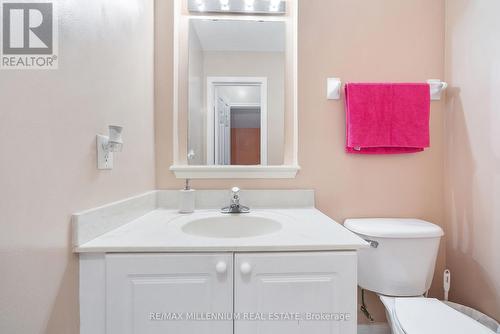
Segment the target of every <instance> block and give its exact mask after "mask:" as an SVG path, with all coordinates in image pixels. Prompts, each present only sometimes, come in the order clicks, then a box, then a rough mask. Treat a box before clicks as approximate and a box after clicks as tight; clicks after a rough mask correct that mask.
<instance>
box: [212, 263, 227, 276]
mask: <svg viewBox="0 0 500 334" xmlns="http://www.w3.org/2000/svg"><path fill="white" fill-rule="evenodd" d="M215 271H216V272H217V273H218V274H225V273H226V271H227V264H226V262H224V261H219V262H217V264H216V265H215Z"/></svg>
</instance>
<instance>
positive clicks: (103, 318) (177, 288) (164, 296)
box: [80, 251, 357, 334]
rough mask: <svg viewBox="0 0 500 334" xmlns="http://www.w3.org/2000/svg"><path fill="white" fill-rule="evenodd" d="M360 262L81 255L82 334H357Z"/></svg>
mask: <svg viewBox="0 0 500 334" xmlns="http://www.w3.org/2000/svg"><path fill="white" fill-rule="evenodd" d="M356 261H357V260H356V252H355V251H331V252H279V253H278V252H276V253H273V252H266V253H231V252H228V253H224V252H222V253H110V254H104V253H103V254H81V255H80V320H81V327H80V333H81V334H159V333H161V334H170V333H172V334H183V333H193V334H194V333H196V334H232V333H234V334H260V333H262V334H263V333H273V334H280V333H283V334H285V333H286V334H299V333H300V334H302V333H304V334H305V333H317V334H323V333H324V334H337V333H342V334H355V333H356ZM195 313H196V314H198V315H197V316H196V317H198V318H197V319H190V320H187V317H188V315H193V314H195ZM206 313H212V314H218V315H220V314H226V315H227V316H233V315H236V316H237V317H240V319H229V320H224V321H223V320H221V321H214V320H205V321H203V320H200V318H199V317H200V314H206ZM292 313H294V314H300V316H301V317H303V319H302V320H297V319H295V320H294V319H290V318H289V316H290V315H291V314H292ZM308 314H310V316H320V315H321V314H323V315H324V316H328V315H334V314H348V315H349V316H350V319H348V320H344V321H342V320H341V321H325V320H323V321H321V320H319V319H312V318H311V319H309V320H307V318H306V317H307V315H308ZM246 316H248V317H250V318H253V319H250V318H248V319H244V318H243V317H246ZM262 316H264V319H263V320H260V321H257V320H256V319H255V317H262ZM175 317H180V318H179V319H175Z"/></svg>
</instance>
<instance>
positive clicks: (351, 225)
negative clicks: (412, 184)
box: [344, 218, 444, 239]
mask: <svg viewBox="0 0 500 334" xmlns="http://www.w3.org/2000/svg"><path fill="white" fill-rule="evenodd" d="M344 226H345V227H346V228H348V229H349V230H351V231H352V232H354V233H358V234H363V235H366V236H369V237H378V238H406V239H411V238H433V237H441V236H442V235H443V234H444V233H443V230H442V229H441V227H439V226H437V225H435V224H432V223H429V222H427V221H425V220H420V219H409V218H360V219H346V220H345V222H344Z"/></svg>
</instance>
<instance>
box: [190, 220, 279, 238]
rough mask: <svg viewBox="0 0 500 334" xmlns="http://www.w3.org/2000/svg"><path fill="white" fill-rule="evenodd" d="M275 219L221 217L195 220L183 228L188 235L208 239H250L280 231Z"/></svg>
mask: <svg viewBox="0 0 500 334" xmlns="http://www.w3.org/2000/svg"><path fill="white" fill-rule="evenodd" d="M280 229H281V224H280V223H279V222H278V221H276V220H273V219H270V218H264V217H255V216H246V215H221V216H217V217H206V218H199V219H196V220H193V221H191V222H189V223H187V224H186V225H184V226H183V227H182V231H183V232H184V233H187V234H191V235H196V236H201V237H208V238H248V237H257V236H261V235H266V234H271V233H273V232H276V231H279V230H280Z"/></svg>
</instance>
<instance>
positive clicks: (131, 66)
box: [0, 0, 155, 334]
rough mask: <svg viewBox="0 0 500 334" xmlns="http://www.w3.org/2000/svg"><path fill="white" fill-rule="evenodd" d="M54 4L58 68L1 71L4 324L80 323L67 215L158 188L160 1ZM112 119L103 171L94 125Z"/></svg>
mask: <svg viewBox="0 0 500 334" xmlns="http://www.w3.org/2000/svg"><path fill="white" fill-rule="evenodd" d="M58 4H59V6H58V7H59V10H60V13H61V18H60V24H61V26H60V39H59V42H60V43H59V50H60V52H59V55H60V63H59V69H58V70H55V71H0V152H1V154H2V155H1V158H0V213H1V217H0V333H5V334H7V333H12V334H14V333H15V334H35V333H47V334H73V333H74V334H76V333H78V328H79V321H78V262H77V256H75V255H73V254H72V252H71V234H70V228H71V227H70V218H71V214H72V213H74V212H76V211H80V210H83V209H87V208H92V207H95V206H98V205H102V204H105V203H108V202H111V201H115V200H118V199H121V198H124V197H128V196H131V195H133V194H137V193H142V192H144V191H148V190H151V189H153V188H154V187H155V173H154V168H155V166H154V160H155V157H154V135H153V131H154V126H153V122H154V104H153V103H154V101H153V93H152V92H153V37H152V36H153V1H149V0H148V1H143V0H127V1H126V2H125V1H123V2H122V1H101V0H87V1H85V6H82V5H81V4H80V3H79V2H78V1H58ZM103 32H104V33H103ZM124 69H126V70H124ZM114 123H118V124H121V125H123V126H124V127H125V130H124V135H123V136H124V140H125V146H124V150H123V152H121V153H118V154H117V155H116V160H115V169H114V170H113V171H98V170H96V155H95V135H96V134H97V133H106V131H107V125H108V124H114Z"/></svg>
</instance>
